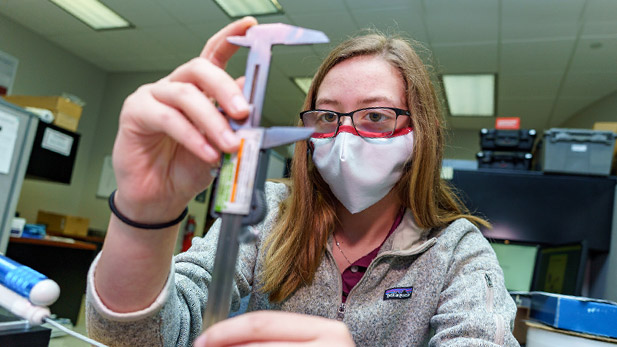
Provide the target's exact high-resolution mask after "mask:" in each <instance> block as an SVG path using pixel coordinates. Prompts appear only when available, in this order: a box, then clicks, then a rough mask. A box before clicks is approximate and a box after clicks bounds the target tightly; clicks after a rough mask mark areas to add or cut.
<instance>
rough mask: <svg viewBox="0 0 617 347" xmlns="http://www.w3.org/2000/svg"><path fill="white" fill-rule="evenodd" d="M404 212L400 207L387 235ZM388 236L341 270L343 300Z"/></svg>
mask: <svg viewBox="0 0 617 347" xmlns="http://www.w3.org/2000/svg"><path fill="white" fill-rule="evenodd" d="M404 214H405V209H404V208H401V211H400V212H399V214H398V215H397V216H396V218H395V219H394V223H392V226H391V227H390V231H389V232H388V236H390V235H391V234H392V232H393V231H394V230H395V229H396V228H397V227H398V226H399V224H401V221H402V220H403V215H404ZM388 236H386V237H385V238H384V239H383V241H382V242H381V244H380V245H379V246H378V247H377V248H375V249H374V250H372V251H371V252H370V253H369V254H367V255H365V256H364V257H362V258H360V259H358V260H356V261H355V262H353V264H351V265H349V267H347V268H346V269H345V271H343V273H342V274H341V278H342V280H343V302H345V301H347V295H349V292H350V291H351V289H352V288H353V287H354V286H355V285H356V284H358V282H360V279H361V278H362V276H364V273H365V272H366V269H367V268H368V266H369V265H370V264H371V261H373V259H375V257H376V256H377V253H379V249H381V246H383V244H384V242H386V240H387V239H388Z"/></svg>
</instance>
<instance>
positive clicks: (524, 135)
mask: <svg viewBox="0 0 617 347" xmlns="http://www.w3.org/2000/svg"><path fill="white" fill-rule="evenodd" d="M535 140H536V131H535V130H534V129H529V130H527V129H521V130H499V129H486V128H484V129H482V130H480V147H481V148H482V150H483V151H486V150H490V151H495V150H500V151H520V152H531V150H532V148H533V144H534V142H535Z"/></svg>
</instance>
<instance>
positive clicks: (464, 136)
mask: <svg viewBox="0 0 617 347" xmlns="http://www.w3.org/2000/svg"><path fill="white" fill-rule="evenodd" d="M479 151H480V132H479V131H478V130H468V129H449V130H448V131H447V133H446V147H445V149H444V158H445V159H465V160H476V153H478V152H479Z"/></svg>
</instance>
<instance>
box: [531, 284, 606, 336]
mask: <svg viewBox="0 0 617 347" xmlns="http://www.w3.org/2000/svg"><path fill="white" fill-rule="evenodd" d="M529 318H532V319H535V320H538V321H540V322H542V323H545V324H548V325H550V326H552V327H555V328H559V329H565V330H572V331H576V332H581V333H587V334H592V335H599V336H608V337H613V338H617V304H616V303H614V302H611V301H606V300H598V299H591V298H584V297H579V296H569V295H561V294H553V293H545V292H532V293H531V311H530V313H529Z"/></svg>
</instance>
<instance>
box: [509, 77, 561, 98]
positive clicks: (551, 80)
mask: <svg viewBox="0 0 617 347" xmlns="http://www.w3.org/2000/svg"><path fill="white" fill-rule="evenodd" d="M562 78H563V72H529V73H527V72H521V73H515V74H509V73H507V74H500V75H498V76H497V81H498V88H497V91H498V94H499V96H500V97H501V98H531V99H533V98H554V97H555V96H556V95H557V90H558V89H559V85H560V83H561V79H562Z"/></svg>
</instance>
